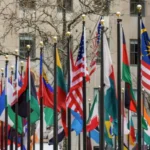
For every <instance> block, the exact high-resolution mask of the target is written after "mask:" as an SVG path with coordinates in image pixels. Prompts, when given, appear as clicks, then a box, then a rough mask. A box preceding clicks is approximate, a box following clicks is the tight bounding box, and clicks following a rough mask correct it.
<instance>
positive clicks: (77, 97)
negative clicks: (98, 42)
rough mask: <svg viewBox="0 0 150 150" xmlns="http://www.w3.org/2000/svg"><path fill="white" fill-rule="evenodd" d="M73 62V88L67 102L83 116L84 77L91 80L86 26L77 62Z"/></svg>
mask: <svg viewBox="0 0 150 150" xmlns="http://www.w3.org/2000/svg"><path fill="white" fill-rule="evenodd" d="M71 62H72V65H71V67H72V71H71V88H70V91H69V93H68V95H67V99H66V104H67V107H69V108H71V109H72V110H74V111H76V112H78V113H79V114H80V115H81V116H82V111H83V107H82V81H83V77H84V76H86V81H88V80H89V74H88V70H87V66H86V36H85V27H84V29H83V31H82V36H81V40H80V48H79V51H78V56H77V60H76V63H75V64H74V63H73V58H71Z"/></svg>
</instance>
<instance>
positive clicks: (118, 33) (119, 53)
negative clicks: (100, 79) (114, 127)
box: [116, 12, 123, 150]
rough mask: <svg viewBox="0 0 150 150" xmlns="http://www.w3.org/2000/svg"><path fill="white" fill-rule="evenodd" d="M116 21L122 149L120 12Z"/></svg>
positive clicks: (120, 148) (119, 119)
mask: <svg viewBox="0 0 150 150" xmlns="http://www.w3.org/2000/svg"><path fill="white" fill-rule="evenodd" d="M116 15H117V17H118V19H117V54H118V55H117V92H118V149H119V150H122V149H123V141H122V139H123V138H122V128H121V127H122V109H121V108H122V107H121V105H122V102H121V76H120V75H121V66H120V64H121V46H120V44H121V43H120V22H121V21H122V20H121V19H120V12H117V13H116Z"/></svg>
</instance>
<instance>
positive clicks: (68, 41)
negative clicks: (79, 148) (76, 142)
mask: <svg viewBox="0 0 150 150" xmlns="http://www.w3.org/2000/svg"><path fill="white" fill-rule="evenodd" d="M67 37H68V38H67V57H68V58H67V60H68V92H69V90H70V39H71V33H70V32H69V31H68V32H67ZM68 150H71V109H70V108H68Z"/></svg>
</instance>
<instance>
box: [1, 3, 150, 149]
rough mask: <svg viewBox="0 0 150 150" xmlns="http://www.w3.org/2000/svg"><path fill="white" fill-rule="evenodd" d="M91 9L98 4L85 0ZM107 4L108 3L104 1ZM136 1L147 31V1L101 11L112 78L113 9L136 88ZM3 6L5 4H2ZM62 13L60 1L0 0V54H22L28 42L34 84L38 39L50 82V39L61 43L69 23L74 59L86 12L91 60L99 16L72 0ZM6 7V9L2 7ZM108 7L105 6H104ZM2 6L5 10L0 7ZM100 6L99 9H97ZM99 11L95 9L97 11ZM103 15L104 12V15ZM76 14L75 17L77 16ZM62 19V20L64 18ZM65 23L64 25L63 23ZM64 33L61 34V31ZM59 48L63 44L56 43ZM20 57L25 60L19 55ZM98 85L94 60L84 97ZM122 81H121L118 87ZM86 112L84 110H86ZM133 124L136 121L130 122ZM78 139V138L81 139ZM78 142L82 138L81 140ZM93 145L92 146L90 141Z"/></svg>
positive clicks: (75, 142)
mask: <svg viewBox="0 0 150 150" xmlns="http://www.w3.org/2000/svg"><path fill="white" fill-rule="evenodd" d="M85 2H86V3H85V4H88V5H89V6H90V7H92V9H94V8H95V10H96V9H98V7H97V5H98V4H99V3H98V2H97V1H96V0H93V1H91V3H92V4H91V3H90V1H88V0H87V1H85ZM108 4H109V3H108ZM137 4H141V5H142V6H143V7H142V16H143V22H144V23H145V26H146V28H147V31H148V32H150V26H149V25H150V9H149V7H150V2H149V1H148V0H147V1H145V0H138V1H137V0H126V1H125V0H114V1H112V2H111V4H109V7H110V11H109V13H108V14H107V13H104V20H105V28H107V31H106V34H107V38H108V40H109V46H110V52H111V56H112V60H113V65H114V69H115V77H116V78H117V16H116V12H117V11H120V12H121V19H122V23H121V24H122V27H123V28H124V32H125V37H126V45H127V50H128V55H129V59H130V64H131V73H132V81H133V87H134V89H135V95H136V93H137V92H136V87H137V44H138V43H137V10H136V6H137ZM6 6H7V7H6ZM65 6H66V9H65V13H62V12H64V11H63V10H64V9H63V1H62V0H56V1H55V0H40V1H38V2H37V1H35V0H28V1H25V0H19V1H15V0H8V1H7V2H6V3H4V2H3V1H2V2H1V6H0V9H1V13H0V14H1V15H0V37H2V38H1V45H0V46H1V47H0V48H1V49H2V55H3V54H5V53H8V54H11V53H13V52H14V51H15V49H18V50H19V54H20V56H23V57H24V56H25V55H26V45H27V44H30V45H31V58H33V59H32V66H31V68H32V70H33V71H34V72H35V77H36V84H37V85H38V84H39V82H38V77H39V76H38V74H39V60H38V59H37V58H39V55H40V51H39V49H40V46H39V42H40V41H41V40H43V39H44V42H45V43H46V44H45V49H44V53H45V56H44V59H45V62H46V64H47V65H45V69H46V70H47V72H48V76H49V81H50V82H51V83H53V71H52V69H53V58H52V56H53V53H52V52H53V46H52V45H53V41H52V40H53V39H52V37H53V36H55V35H57V36H58V45H59V41H60V43H61V44H62V43H63V41H62V40H63V34H64V33H63V32H66V31H67V30H68V29H64V26H65V28H68V26H67V25H68V24H69V23H72V22H73V21H74V19H76V18H77V19H76V20H75V21H74V23H72V24H71V33H72V39H73V42H72V43H73V44H72V48H73V49H74V51H75V50H76V52H75V53H74V58H76V53H77V49H78V48H77V45H79V41H80V36H81V30H82V19H81V14H82V13H84V12H86V13H87V17H86V32H87V33H86V34H87V62H88V65H89V64H90V61H91V57H90V56H91V52H92V51H93V45H92V44H93V40H92V38H93V37H94V36H95V33H96V29H97V24H98V21H99V19H100V17H101V15H96V14H94V13H88V11H89V8H88V7H87V5H86V6H85V5H82V3H80V2H78V1H76V0H67V1H66V4H65ZM5 7H6V8H5ZM107 7H108V6H107ZM4 8H5V9H4ZM101 9H102V8H101ZM2 10H3V11H2ZM100 12H101V11H99V14H100ZM106 14H107V15H106ZM78 16H79V17H78ZM64 20H65V21H64ZM65 23H66V24H67V25H66V24H65ZM64 35H65V34H64ZM60 47H62V48H63V46H60ZM9 59H10V61H9V66H12V65H13V66H14V64H15V62H14V56H12V55H10V56H9ZM20 59H21V60H23V61H25V60H24V59H23V58H20ZM4 60H5V57H4V56H0V67H3V68H4ZM99 87H100V64H99V63H97V70H96V72H95V73H94V74H93V75H92V77H91V80H90V83H88V84H87V99H91V101H92V100H93V99H94V95H95V94H97V93H99ZM123 87H124V84H123V83H122V88H123ZM87 113H88V112H87ZM134 123H135V126H136V121H135V122H134ZM72 137H73V138H72V149H73V150H76V149H77V145H78V137H77V136H76V135H75V133H73V134H72ZM81 139H82V138H81ZM81 143H82V140H81ZM92 144H93V146H94V145H96V143H95V142H92Z"/></svg>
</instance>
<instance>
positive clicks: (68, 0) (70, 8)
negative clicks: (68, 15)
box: [57, 0, 73, 12]
mask: <svg viewBox="0 0 150 150" xmlns="http://www.w3.org/2000/svg"><path fill="white" fill-rule="evenodd" d="M65 2H66V4H65V6H66V11H68V12H71V11H73V0H66V1H65ZM57 5H58V7H57V10H58V12H61V11H62V9H63V0H57Z"/></svg>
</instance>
